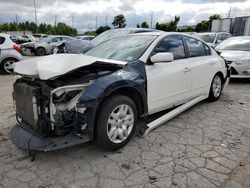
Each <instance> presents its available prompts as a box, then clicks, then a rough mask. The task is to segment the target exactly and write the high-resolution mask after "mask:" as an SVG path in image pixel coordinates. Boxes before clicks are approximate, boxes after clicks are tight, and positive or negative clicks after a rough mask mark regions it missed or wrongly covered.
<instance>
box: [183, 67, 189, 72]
mask: <svg viewBox="0 0 250 188" xmlns="http://www.w3.org/2000/svg"><path fill="white" fill-rule="evenodd" d="M189 71H191V68H190V67H185V68H184V70H183V72H189Z"/></svg>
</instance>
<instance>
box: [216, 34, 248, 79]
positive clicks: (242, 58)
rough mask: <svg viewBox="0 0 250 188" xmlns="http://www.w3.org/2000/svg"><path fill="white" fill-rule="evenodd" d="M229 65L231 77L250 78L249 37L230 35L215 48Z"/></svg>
mask: <svg viewBox="0 0 250 188" xmlns="http://www.w3.org/2000/svg"><path fill="white" fill-rule="evenodd" d="M215 49H216V50H217V51H219V52H220V53H221V56H222V57H224V58H225V59H226V61H227V63H228V64H229V65H230V66H231V71H232V72H231V77H232V78H250V37H249V36H245V37H232V38H229V39H227V40H225V41H223V42H222V43H220V44H219V45H218V46H216V48H215Z"/></svg>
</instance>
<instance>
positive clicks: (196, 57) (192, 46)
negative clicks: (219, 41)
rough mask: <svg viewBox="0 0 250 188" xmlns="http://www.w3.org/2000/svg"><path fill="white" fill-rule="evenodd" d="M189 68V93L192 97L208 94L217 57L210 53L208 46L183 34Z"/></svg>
mask: <svg viewBox="0 0 250 188" xmlns="http://www.w3.org/2000/svg"><path fill="white" fill-rule="evenodd" d="M183 38H184V41H185V45H186V49H187V52H188V56H189V58H188V59H187V61H188V64H189V65H190V68H191V71H190V73H191V75H190V76H191V91H192V92H191V93H192V97H196V96H200V95H203V94H208V92H209V88H210V84H211V79H212V76H213V74H214V73H213V70H214V66H215V64H216V61H217V59H215V58H214V57H213V56H212V55H211V49H210V47H209V46H208V45H207V44H205V43H203V42H201V41H200V40H197V39H195V38H192V37H189V36H183Z"/></svg>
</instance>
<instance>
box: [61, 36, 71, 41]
mask: <svg viewBox="0 0 250 188" xmlns="http://www.w3.org/2000/svg"><path fill="white" fill-rule="evenodd" d="M62 40H63V41H69V40H71V38H69V37H63V38H62Z"/></svg>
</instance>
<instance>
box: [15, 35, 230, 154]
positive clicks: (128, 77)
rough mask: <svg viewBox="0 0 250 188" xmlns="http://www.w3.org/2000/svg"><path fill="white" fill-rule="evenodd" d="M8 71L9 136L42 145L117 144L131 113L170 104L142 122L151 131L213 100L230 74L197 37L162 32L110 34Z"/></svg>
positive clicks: (125, 138) (130, 127) (128, 131)
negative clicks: (13, 121) (83, 48)
mask: <svg viewBox="0 0 250 188" xmlns="http://www.w3.org/2000/svg"><path fill="white" fill-rule="evenodd" d="M15 72H17V73H19V74H21V75H22V78H20V79H18V80H17V81H16V82H15V83H14V99H15V104H16V112H17V117H18V120H19V123H20V126H15V127H14V128H13V129H12V131H11V139H12V140H13V141H14V143H15V144H16V145H18V146H19V147H21V148H24V149H33V150H43V151H49V150H55V149H60V148H63V147H69V146H72V145H75V144H80V143H84V142H87V141H90V140H93V139H96V140H97V143H98V144H99V146H100V147H102V148H105V149H109V150H117V149H120V148H121V147H123V146H124V145H126V144H127V143H128V142H129V140H130V139H131V138H132V136H133V134H134V132H135V130H136V126H137V120H138V119H144V118H147V117H148V116H149V115H151V114H154V113H157V112H160V111H162V110H165V109H169V108H173V107H177V108H175V110H173V111H171V112H172V113H171V114H168V115H166V116H162V117H161V118H160V119H158V121H157V122H155V123H154V122H153V123H151V124H148V125H147V126H148V129H147V130H149V129H150V130H152V129H154V128H155V127H156V125H157V126H158V125H160V124H161V123H163V122H165V121H166V120H167V119H169V118H171V117H173V115H177V114H178V113H180V112H182V111H183V110H185V109H187V108H188V107H190V106H192V105H194V104H195V103H197V102H199V101H202V100H204V99H207V98H208V99H210V100H211V101H216V100H218V99H219V97H220V95H221V93H222V90H223V87H224V86H225V85H226V83H227V80H228V76H229V75H228V68H227V65H226V62H225V60H224V59H223V58H221V57H220V56H219V55H218V54H217V53H216V52H215V51H214V50H213V49H212V48H211V47H210V46H208V45H207V44H205V43H204V42H202V41H201V40H199V39H197V38H194V37H192V36H190V35H186V34H180V33H161V32H155V33H154V32H153V33H141V34H132V35H129V36H123V37H118V38H113V39H111V40H108V41H106V42H103V43H101V44H99V45H98V46H96V47H94V48H92V49H91V50H89V51H88V52H87V53H86V54H85V55H83V54H61V55H60V54H58V55H53V56H47V57H40V58H33V59H29V60H25V61H22V62H21V63H20V64H18V66H16V68H15ZM180 105H181V106H180ZM20 120H21V121H20ZM34 130H35V134H34ZM31 137H32V139H30V138H31ZM57 138H58V139H57Z"/></svg>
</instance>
